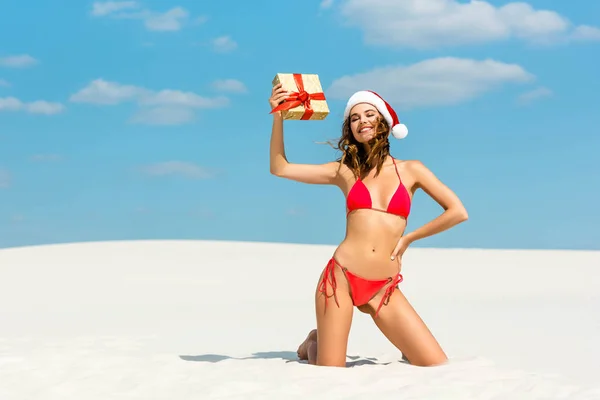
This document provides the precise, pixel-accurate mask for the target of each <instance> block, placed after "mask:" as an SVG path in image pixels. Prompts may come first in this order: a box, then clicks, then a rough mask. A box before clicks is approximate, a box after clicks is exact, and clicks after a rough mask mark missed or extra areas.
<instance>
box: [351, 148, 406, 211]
mask: <svg viewBox="0 0 600 400" xmlns="http://www.w3.org/2000/svg"><path fill="white" fill-rule="evenodd" d="M392 160H393V161H394V168H395V169H396V175H397V176H398V180H399V182H398V187H397V188H396V192H394V195H393V196H392V199H391V200H390V202H389V204H388V206H387V209H385V210H382V209H379V208H373V203H372V202H371V193H370V192H369V189H367V187H366V186H365V184H364V183H363V181H362V179H360V178H358V179H357V180H356V182H354V185H352V188H351V189H350V191H349V192H348V198H347V199H346V207H347V208H348V214H350V213H351V212H352V211H354V210H358V209H361V208H368V209H370V210H375V211H382V212H385V213H388V214H395V215H398V216H400V217H403V218H408V214H410V196H409V195H408V191H407V190H406V188H405V187H404V185H403V184H402V179H400V174H399V173H398V166H397V165H396V159H395V158H394V157H392Z"/></svg>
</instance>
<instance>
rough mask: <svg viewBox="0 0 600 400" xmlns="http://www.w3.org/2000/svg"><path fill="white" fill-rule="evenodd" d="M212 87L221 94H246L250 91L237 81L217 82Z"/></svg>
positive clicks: (223, 80) (222, 80)
mask: <svg viewBox="0 0 600 400" xmlns="http://www.w3.org/2000/svg"><path fill="white" fill-rule="evenodd" d="M212 86H213V88H214V89H215V90H218V91H220V92H231V93H246V92H247V91H248V89H247V88H246V85H244V83H243V82H241V81H238V80H237V79H220V80H216V81H214V82H213V83H212Z"/></svg>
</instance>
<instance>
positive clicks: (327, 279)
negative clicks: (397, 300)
mask: <svg viewBox="0 0 600 400" xmlns="http://www.w3.org/2000/svg"><path fill="white" fill-rule="evenodd" d="M336 265H338V266H339V267H340V268H341V270H342V272H343V273H344V276H345V277H346V280H347V281H348V286H350V296H351V297H352V304H354V306H356V307H360V306H362V305H365V304H367V303H368V302H369V301H371V299H373V298H374V297H375V296H376V295H377V293H379V291H380V290H381V289H383V288H384V287H385V285H387V284H388V283H389V284H390V285H389V286H388V288H387V289H386V290H385V293H384V295H383V297H382V298H381V302H380V303H379V307H377V311H376V312H375V316H377V315H378V314H379V310H380V309H381V307H382V306H383V305H387V304H388V302H389V300H390V296H391V295H392V293H393V292H394V289H396V288H397V287H398V284H399V283H400V282H402V280H403V278H402V274H400V273H398V275H396V276H395V277H389V278H386V279H378V280H371V279H365V278H363V277H361V276H358V275H356V274H353V273H352V272H350V271H348V269H347V268H345V267H342V266H341V265H340V264H339V263H338V262H337V261H335V258H333V257H332V258H331V259H330V260H329V262H328V263H327V266H326V267H325V272H324V273H323V279H322V280H321V282H320V284H319V292H321V293H323V295H325V307H327V299H328V298H329V297H331V296H327V284H328V283H329V284H330V285H331V287H332V288H333V297H334V300H335V303H336V304H337V305H338V307H339V306H340V304H339V303H338V300H337V294H336V290H337V282H336V279H335V274H334V272H335V271H334V268H335V266H336Z"/></svg>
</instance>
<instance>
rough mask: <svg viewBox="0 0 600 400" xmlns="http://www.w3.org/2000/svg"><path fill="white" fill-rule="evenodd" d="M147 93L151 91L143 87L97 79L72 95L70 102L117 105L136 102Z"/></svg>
mask: <svg viewBox="0 0 600 400" xmlns="http://www.w3.org/2000/svg"><path fill="white" fill-rule="evenodd" d="M147 93H150V91H149V90H147V89H144V88H142V87H138V86H133V85H122V84H120V83H116V82H109V81H105V80H104V79H96V80H93V81H92V82H90V83H89V84H88V85H87V86H86V87H84V88H83V89H81V90H80V91H79V92H77V93H75V94H74V95H72V96H71V98H70V100H71V101H72V102H74V103H91V104H100V105H116V104H120V103H122V102H124V101H131V100H136V99H138V98H140V97H142V96H144V95H146V94H147Z"/></svg>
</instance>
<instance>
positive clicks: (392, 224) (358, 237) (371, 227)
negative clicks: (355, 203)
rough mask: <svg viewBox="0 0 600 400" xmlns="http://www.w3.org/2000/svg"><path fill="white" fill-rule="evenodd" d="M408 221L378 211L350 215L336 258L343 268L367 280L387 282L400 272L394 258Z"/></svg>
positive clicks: (359, 211)
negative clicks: (393, 253)
mask: <svg viewBox="0 0 600 400" xmlns="http://www.w3.org/2000/svg"><path fill="white" fill-rule="evenodd" d="M405 229H406V220H405V219H404V218H402V217H399V216H397V215H393V214H387V213H384V212H381V211H376V210H369V209H365V210H356V211H354V212H352V213H351V214H350V215H348V220H347V226H346V237H345V238H344V240H343V241H342V243H340V245H339V246H338V247H337V249H336V251H335V253H334V257H335V259H336V261H337V262H338V263H339V264H341V266H342V267H345V268H347V269H348V270H349V271H351V272H352V273H354V274H357V275H360V276H361V277H363V278H366V279H382V278H383V279H384V278H387V277H390V276H394V275H396V274H397V273H398V272H399V261H398V259H395V260H392V259H391V255H392V252H393V251H394V248H395V247H396V245H397V244H398V240H400V238H401V237H402V235H403V234H404V230H405Z"/></svg>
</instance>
